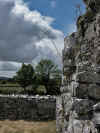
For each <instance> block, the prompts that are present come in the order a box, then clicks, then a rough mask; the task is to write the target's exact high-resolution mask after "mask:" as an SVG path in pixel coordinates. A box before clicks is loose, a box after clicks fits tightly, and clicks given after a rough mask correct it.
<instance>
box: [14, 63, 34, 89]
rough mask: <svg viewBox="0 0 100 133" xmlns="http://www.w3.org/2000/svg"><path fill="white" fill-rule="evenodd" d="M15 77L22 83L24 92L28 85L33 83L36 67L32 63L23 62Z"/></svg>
mask: <svg viewBox="0 0 100 133" xmlns="http://www.w3.org/2000/svg"><path fill="white" fill-rule="evenodd" d="M14 79H15V80H16V81H17V82H18V83H19V84H20V86H21V87H23V88H24V92H26V87H27V86H28V85H31V84H32V83H33V80H34V68H33V67H32V65H31V64H28V65H26V64H24V63H23V64H22V67H21V68H20V69H19V71H18V72H17V73H16V76H15V77H14Z"/></svg>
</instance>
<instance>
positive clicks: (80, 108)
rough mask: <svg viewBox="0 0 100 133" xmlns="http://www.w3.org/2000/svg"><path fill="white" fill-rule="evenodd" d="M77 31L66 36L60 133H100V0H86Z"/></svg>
mask: <svg viewBox="0 0 100 133" xmlns="http://www.w3.org/2000/svg"><path fill="white" fill-rule="evenodd" d="M84 2H85V4H86V13H85V14H84V15H82V16H80V17H79V18H78V20H77V32H75V33H72V34H71V35H70V36H68V37H66V38H65V40H64V50H63V75H64V76H63V83H62V87H61V93H62V94H61V97H60V98H58V100H57V132H58V133H100V0H84Z"/></svg>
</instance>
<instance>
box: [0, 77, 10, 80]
mask: <svg viewBox="0 0 100 133" xmlns="http://www.w3.org/2000/svg"><path fill="white" fill-rule="evenodd" d="M9 79H12V78H9V77H0V80H9Z"/></svg>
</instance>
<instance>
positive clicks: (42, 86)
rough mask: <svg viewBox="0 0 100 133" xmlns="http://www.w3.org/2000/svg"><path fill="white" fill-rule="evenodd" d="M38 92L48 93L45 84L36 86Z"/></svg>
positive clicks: (40, 93)
mask: <svg viewBox="0 0 100 133" xmlns="http://www.w3.org/2000/svg"><path fill="white" fill-rule="evenodd" d="M36 92H37V94H39V95H45V94H46V88H45V86H44V85H40V86H38V88H36Z"/></svg>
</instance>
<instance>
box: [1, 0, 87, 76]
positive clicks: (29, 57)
mask: <svg viewBox="0 0 100 133" xmlns="http://www.w3.org/2000/svg"><path fill="white" fill-rule="evenodd" d="M77 4H80V5H81V11H82V13H84V11H85V7H84V4H83V3H82V0H0V76H6V77H12V76H13V75H15V73H16V71H18V69H19V68H20V67H21V64H22V63H30V64H32V65H33V66H35V65H36V64H37V63H38V62H39V61H40V60H41V59H51V60H52V61H54V62H55V64H57V65H58V66H61V64H62V57H61V56H62V49H63V47H64V37H65V36H68V35H69V34H71V33H72V32H75V31H76V25H75V23H76V22H75V21H76V8H75V7H76V5H77ZM56 49H57V50H56Z"/></svg>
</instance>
